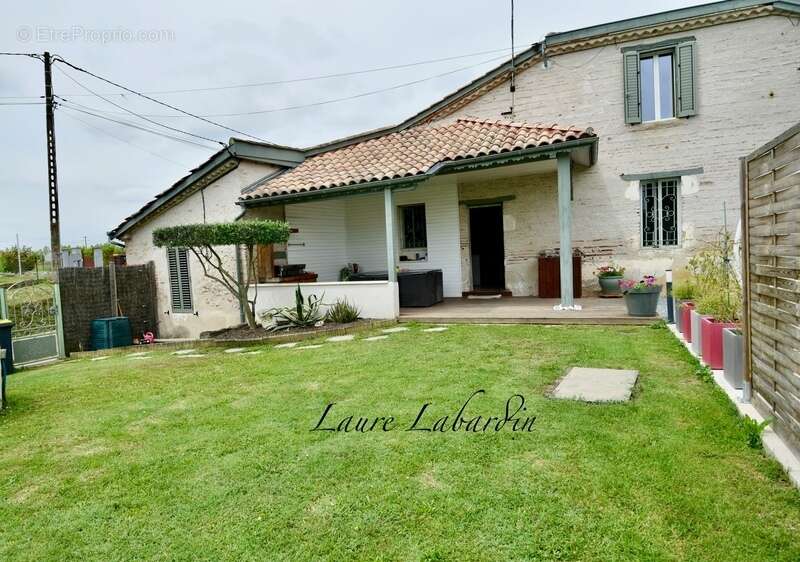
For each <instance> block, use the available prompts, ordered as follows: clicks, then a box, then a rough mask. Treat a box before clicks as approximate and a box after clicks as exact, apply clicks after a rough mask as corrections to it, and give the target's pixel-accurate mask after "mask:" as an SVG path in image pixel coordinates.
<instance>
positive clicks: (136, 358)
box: [131, 355, 150, 361]
mask: <svg viewBox="0 0 800 562" xmlns="http://www.w3.org/2000/svg"><path fill="white" fill-rule="evenodd" d="M131 359H134V360H137V361H138V360H140V359H150V356H149V355H136V356H134V357H131Z"/></svg>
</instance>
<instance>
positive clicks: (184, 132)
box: [56, 59, 225, 146]
mask: <svg viewBox="0 0 800 562" xmlns="http://www.w3.org/2000/svg"><path fill="white" fill-rule="evenodd" d="M58 60H63V59H58ZM67 64H69V63H67ZM70 66H72V65H70ZM56 70H58V71H59V72H60V73H61V74H63V75H64V76H66V77H67V78H69V79H70V80H72V81H73V82H75V83H76V84H77V85H78V86H80V87H81V88H83V89H84V90H86V91H87V92H91V93H92V94H94V95H96V96H97V97H98V98H100V99H101V100H103V101H105V102H107V103H110V104H111V105H113V106H114V107H118V108H120V109H122V110H124V111H126V112H127V113H130V114H131V115H133V116H135V117H138V118H139V119H143V120H145V121H147V122H149V123H152V124H154V125H158V126H159V127H163V128H165V129H169V130H170V131H175V132H176V133H182V134H184V135H188V136H190V137H195V138H198V139H202V140H205V141H209V142H213V143H217V144H221V145H223V146H225V143H224V142H221V141H218V140H216V139H212V138H209V137H204V136H203V135H197V134H195V133H190V132H188V131H184V130H183V129H178V128H177V127H171V126H169V125H164V124H163V123H159V122H158V121H154V120H153V119H150V118H149V117H146V116H144V115H141V114H139V113H136V112H135V111H133V110H131V109H128V108H127V107H125V106H124V105H120V104H118V103H116V102H113V101H111V100H110V99H108V98H106V97H103V96H101V95H100V94H98V93H96V92H95V91H94V90H92V89H91V88H89V87H88V86H84V85H83V84H82V83H81V82H79V81H77V80H76V79H75V78H73V77H72V76H70V75H69V74H67V73H66V71H64V70H62V69H60V68H58V67H56Z"/></svg>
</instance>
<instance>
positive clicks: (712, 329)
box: [700, 317, 736, 369]
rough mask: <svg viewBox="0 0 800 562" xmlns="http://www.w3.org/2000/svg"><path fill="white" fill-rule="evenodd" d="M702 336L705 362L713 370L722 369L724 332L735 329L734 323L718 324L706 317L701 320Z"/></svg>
mask: <svg viewBox="0 0 800 562" xmlns="http://www.w3.org/2000/svg"><path fill="white" fill-rule="evenodd" d="M700 325H701V330H702V332H703V336H702V347H703V349H702V355H703V361H704V362H705V363H706V365H708V366H709V367H710V368H712V369H722V330H723V329H725V328H735V327H736V324H735V323H734V322H718V321H716V320H715V319H714V318H711V317H704V318H702V319H701V320H700Z"/></svg>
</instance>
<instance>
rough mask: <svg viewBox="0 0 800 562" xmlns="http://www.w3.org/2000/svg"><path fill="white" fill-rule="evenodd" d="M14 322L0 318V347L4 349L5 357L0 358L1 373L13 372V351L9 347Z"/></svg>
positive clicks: (8, 373)
mask: <svg viewBox="0 0 800 562" xmlns="http://www.w3.org/2000/svg"><path fill="white" fill-rule="evenodd" d="M13 327H14V323H13V322H12V321H11V320H0V348H3V349H5V350H6V358H5V359H0V361H2V362H3V373H4V374H6V375H10V374H11V373H13V372H14V353H13V350H12V349H11V328H13Z"/></svg>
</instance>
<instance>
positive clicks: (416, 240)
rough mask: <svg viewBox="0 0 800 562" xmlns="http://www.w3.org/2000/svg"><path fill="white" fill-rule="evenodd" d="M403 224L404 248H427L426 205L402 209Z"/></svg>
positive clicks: (409, 206)
mask: <svg viewBox="0 0 800 562" xmlns="http://www.w3.org/2000/svg"><path fill="white" fill-rule="evenodd" d="M400 213H401V215H400V217H401V220H402V223H403V230H402V232H403V248H427V247H428V233H427V229H426V226H425V205H424V204H420V205H408V206H405V207H400Z"/></svg>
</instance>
